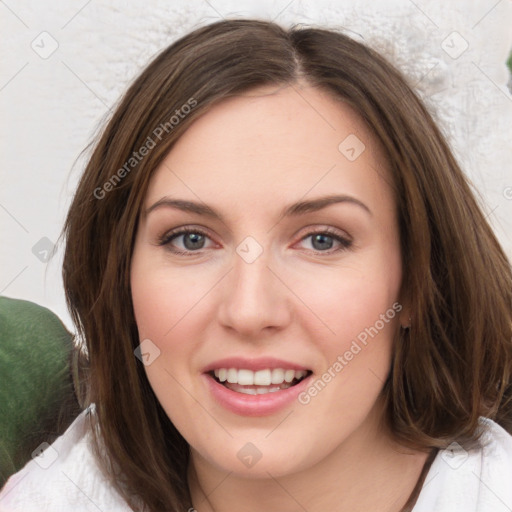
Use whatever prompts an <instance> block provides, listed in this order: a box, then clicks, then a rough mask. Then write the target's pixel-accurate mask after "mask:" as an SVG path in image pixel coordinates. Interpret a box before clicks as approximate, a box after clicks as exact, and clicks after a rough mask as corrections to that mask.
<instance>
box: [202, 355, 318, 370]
mask: <svg viewBox="0 0 512 512" xmlns="http://www.w3.org/2000/svg"><path fill="white" fill-rule="evenodd" d="M219 368H236V369H238V370H242V369H245V370H252V371H258V370H265V369H267V368H269V369H271V370H272V369H274V368H283V369H284V370H297V371H300V370H306V371H307V370H309V368H307V367H306V366H303V365H301V364H298V363H293V362H291V361H285V360H284V359H276V358H274V357H258V358H250V359H247V358H244V357H227V358H225V359H218V360H217V361H213V362H212V363H210V364H208V365H207V366H205V367H204V368H203V373H208V372H211V371H213V370H217V369H219Z"/></svg>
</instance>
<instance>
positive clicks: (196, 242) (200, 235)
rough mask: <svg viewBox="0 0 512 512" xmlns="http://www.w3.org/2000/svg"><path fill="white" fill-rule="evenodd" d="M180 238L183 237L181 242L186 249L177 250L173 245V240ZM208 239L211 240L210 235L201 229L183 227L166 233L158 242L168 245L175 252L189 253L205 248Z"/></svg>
mask: <svg viewBox="0 0 512 512" xmlns="http://www.w3.org/2000/svg"><path fill="white" fill-rule="evenodd" d="M179 238H181V239H182V242H181V244H182V246H183V249H184V250H176V249H174V248H173V247H172V242H174V241H176V240H178V239H179ZM206 239H208V240H209V237H208V235H207V234H206V233H204V232H203V231H201V230H199V229H193V230H192V229H181V230H178V231H171V232H170V233H167V234H165V235H164V236H163V237H162V238H161V239H160V240H159V242H158V244H159V245H165V246H168V248H169V250H170V251H171V252H173V253H175V254H182V255H189V254H192V253H194V252H198V251H199V250H201V249H204V245H205V242H206Z"/></svg>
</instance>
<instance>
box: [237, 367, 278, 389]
mask: <svg viewBox="0 0 512 512" xmlns="http://www.w3.org/2000/svg"><path fill="white" fill-rule="evenodd" d="M242 371H243V370H240V372H242ZM246 371H248V370H246ZM271 382H272V372H271V371H270V370H259V371H257V372H255V373H254V384H256V385H257V386H269V385H270V383H271ZM238 383H239V384H242V382H238Z"/></svg>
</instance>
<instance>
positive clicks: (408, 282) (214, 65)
mask: <svg viewBox="0 0 512 512" xmlns="http://www.w3.org/2000/svg"><path fill="white" fill-rule="evenodd" d="M298 80H302V81H304V82H306V83H309V84H310V85H313V86H317V87H320V88H322V89H323V90H325V91H326V92H328V93H329V94H331V95H332V96H333V97H335V98H338V99H339V100H341V101H344V102H346V103H347V104H349V105H351V106H352V107H353V108H354V109H355V110H356V111H357V112H358V113H359V114H360V116H361V117H362V118H363V119H364V120H365V122H366V124H367V125H368V126H369V128H370V130H372V132H373V134H374V136H375V139H376V140H377V141H378V143H379V144H380V145H381V146H382V148H383V149H384V151H385V154H386V155H387V159H388V164H389V169H390V171H391V174H392V176H393V186H394V189H395V193H396V198H397V203H398V211H399V227H400V235H401V245H402V247H401V249H402V257H403V276H404V278H403V290H402V291H403V294H405V296H406V297H407V299H408V300H409V301H410V305H411V317H412V325H411V328H410V329H408V330H406V331H404V330H400V334H397V339H396V340H395V347H394V358H393V365H392V370H391V372H390V375H389V379H388V381H387V382H386V384H385V387H384V390H383V393H384V395H385V399H386V401H387V411H388V415H387V418H388V420H389V424H390V426H391V429H392V431H393V433H394V435H395V436H396V438H397V440H399V441H400V442H402V443H404V444H408V445H411V446H414V447H418V448H423V449H426V448H431V447H444V446H446V445H447V444H449V443H450V442H452V441H454V440H457V441H458V442H460V443H465V442H468V441H471V440H475V439H476V438H477V436H478V429H477V426H478V418H479V416H486V417H489V418H493V419H495V420H496V421H497V422H498V423H500V424H501V425H503V426H504V427H505V428H507V429H508V430H511V429H512V407H511V403H512V402H511V400H512V387H511V378H510V374H511V368H512V274H511V268H510V263H509V262H508V261H507V258H506V256H505V254H504V252H503V251H502V249H501V248H500V245H499V243H498V241H497V240H496V237H495V235H494V234H493V231H492V230H491V228H490V227H489V225H488V223H487V222H486V220H485V217H484V215H483V214H482V212H481V210H480V208H479V206H478V203H477V201H476V200H475V198H474V196H473V194H472V191H471V189H470V186H469V185H468V181H467V179H466V178H465V176H464V174H463V173H462V172H461V170H460V168H459V166H458V165H457V163H456V161H455V159H454V157H453V156H452V153H451V151H450V149H449V147H448V145H447V143H446V142H445V140H444V138H443V136H442V134H441V133H440V131H439V129H438V128H437V127H436V125H435V123H434V121H433V120H432V118H431V116H430V115H429V113H428V112H427V110H426V109H425V107H424V106H423V104H422V102H421V101H420V100H419V99H418V97H417V96H416V95H415V93H414V92H413V91H412V90H411V88H410V87H409V86H408V85H407V83H406V80H405V79H404V78H403V77H402V76H401V75H400V73H399V72H397V71H396V70H395V68H394V67H392V66H391V65H390V64H389V63H388V62H386V61H385V60H384V59H383V58H382V57H381V56H380V55H379V54H377V53H376V52H375V51H373V50H371V49H369V48H368V47H366V46H364V45H362V44H360V43H358V42H355V41H354V40H352V39H350V38H349V37H347V36H345V35H343V34H341V33H337V32H334V31H328V30H321V29H315V28H292V29H290V30H285V29H283V28H281V27H279V26H278V25H276V24H274V23H270V22H265V21H256V20H245V19H238V20H225V21H220V22H217V23H214V24H211V25H209V26H206V27H202V28H199V29H197V30H195V31H194V32H192V33H190V34H188V35H187V36H185V37H183V38H181V39H180V40H178V41H176V42H175V43H173V44H172V45H171V46H170V47H169V48H167V49H166V50H164V51H163V52H162V53H160V54H159V55H158V56H157V57H156V58H155V59H154V60H153V61H152V62H151V63H150V64H149V66H148V67H147V68H146V69H145V70H144V71H143V72H142V74H141V75H140V76H139V77H138V78H137V79H136V80H135V81H134V82H133V84H132V85H131V86H130V88H129V89H128V91H127V92H126V94H125V95H124V97H123V98H122V100H121V102H120V104H119V105H118V107H117V108H116V110H115V112H114V114H113V115H112V118H111V119H110V121H109V122H108V124H107V125H106V127H105V128H104V130H103V133H102V134H101V137H100V138H99V141H98V142H97V143H96V145H95V148H94V151H93V152H92V156H91V157H90V160H89V163H88V165H87V168H86V169H85V172H84V174H83V176H82V178H81V181H80V184H79V186H78V190H77V192H76V195H75V197H74V200H73V203H72V205H71V208H70V211H69V215H68V217H67V221H66V224H65V228H64V232H63V233H64V235H65V236H66V240H67V243H66V251H65V258H64V266H63V276H64V284H65V289H66V294H67V300H68V304H69V308H70V311H71V314H72V316H73V319H74V321H75V323H76V325H77V328H78V331H79V334H80V335H81V337H82V338H83V339H84V340H85V342H86V344H87V349H88V355H89V370H88V374H89V375H88V400H89V401H91V402H94V403H95V404H96V412H97V415H96V417H97V421H98V424H99V427H100V429H101V445H102V446H103V447H104V450H105V454H104V456H103V458H102V461H103V462H102V464H103V466H104V467H105V468H107V469H109V468H110V469H109V470H110V471H111V472H115V473H116V475H117V476H116V477H115V479H114V480H115V485H116V486H117V487H118V488H119V489H122V492H124V495H125V496H126V499H127V500H128V502H129V503H130V504H131V505H132V506H133V507H134V508H136V507H137V504H140V501H142V502H143V503H144V504H145V505H146V506H147V507H148V508H149V509H150V510H152V511H157V510H176V511H178V510H179V511H181V510H186V509H187V508H188V507H190V506H191V502H190V496H189V490H188V485H187V465H188V457H189V447H188V444H187V443H186V441H185V440H184V438H183V437H182V436H181V434H180V433H179V432H178V431H177V430H176V428H175V427H174V426H173V425H172V423H171V422H170V420H169V419H168V417H167V415H166V414H165V412H164V411H163V409H162V407H161V406H160V404H159V402H158V400H157V399H156V397H155V395H154V393H153V391H152V389H151V386H150V385H149V382H148V380H147V378H146V375H145V372H144V368H143V365H142V364H141V363H140V362H139V361H138V360H137V359H136V358H135V357H134V349H135V348H136V347H137V346H138V344H139V342H140V340H139V338H138V332H137V326H136V323H135V320H134V313H133V308H132V301H131V291H130V260H131V255H132V249H133V244H134V238H135V234H136V227H137V222H138V216H139V212H140V209H141V205H142V203H143V200H144V196H145V193H146V190H147V187H148V182H149V180H150V178H151V176H152V173H153V172H154V171H155V169H156V168H157V167H158V165H159V164H160V163H161V162H162V160H163V158H164V157H165V156H166V154H167V153H168V152H169V150H170V149H171V148H172V146H173V144H174V143H175V142H176V140H177V139H178V138H179V137H180V135H181V134H182V133H183V132H184V131H185V130H186V129H187V127H188V126H190V124H191V123H193V122H194V120H195V119H197V118H198V117H199V116H201V115H203V114H204V113H205V112H206V111H207V110H208V109H209V108H211V106H212V105H213V104H214V103H216V102H218V101H221V100H222V99H223V98H227V97H229V96H232V95H235V94H239V93H241V92H243V91H247V90H249V89H251V88H253V87H256V86H260V85H265V84H276V85H286V84H294V83H297V81H298ZM186 104H189V105H192V104H194V108H191V109H189V112H188V114H187V115H180V116H179V117H180V119H179V122H178V123H176V124H173V126H172V127H171V128H172V129H168V130H167V131H166V132H165V134H163V136H162V137H161V139H160V140H158V142H157V143H156V146H155V147H154V148H152V149H151V151H150V152H149V153H148V154H147V155H146V156H145V157H144V158H141V159H140V160H138V159H137V162H136V163H135V162H131V164H134V165H133V166H132V165H131V164H130V166H127V165H126V164H127V162H129V161H130V158H132V156H133V154H134V152H135V151H137V150H138V149H139V148H141V147H142V146H144V145H145V144H146V145H147V141H148V137H152V138H156V137H155V136H154V132H155V129H156V127H159V126H165V123H167V124H168V125H169V119H170V118H171V116H173V115H174V114H176V115H178V113H177V112H176V111H179V112H180V113H182V112H183V110H184V109H183V106H184V105H186ZM152 134H153V135H152ZM123 166H124V167H123ZM132 167H133V168H132ZM122 168H124V169H125V172H124V173H123V172H120V169H122ZM118 170H119V172H118ZM116 173H117V176H118V177H119V178H120V179H117V178H115V180H114V181H113V178H114V175H115V174H116ZM121 174H122V179H121V176H120V175H121ZM107 182H109V183H110V184H111V185H109V186H106V185H105V184H106V183H107ZM107 189H108V190H107ZM141 432H144V436H141V435H140V433H141ZM97 443H98V446H99V444H100V440H99V439H97ZM138 500H140V501H138Z"/></svg>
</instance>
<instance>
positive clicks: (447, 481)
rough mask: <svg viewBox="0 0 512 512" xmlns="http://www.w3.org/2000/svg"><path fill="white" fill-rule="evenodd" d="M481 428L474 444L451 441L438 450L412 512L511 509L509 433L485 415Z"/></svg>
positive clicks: (500, 511)
mask: <svg viewBox="0 0 512 512" xmlns="http://www.w3.org/2000/svg"><path fill="white" fill-rule="evenodd" d="M480 428H481V430H482V435H481V438H480V442H479V444H478V446H476V447H475V448H472V449H471V450H465V449H464V448H463V447H462V446H460V445H459V444H458V443H452V444H451V445H450V446H449V447H448V448H447V449H445V450H441V451H440V452H439V453H438V454H437V457H436V459H435V460H434V462H433V464H432V466H431V468H430V471H429V473H428V475H427V478H426V479H425V482H424V484H423V488H422V491H421V493H420V496H419V498H418V501H417V502H416V505H415V507H414V509H413V512H473V511H474V512H477V511H478V512H510V511H511V510H512V436H511V435H510V434H509V433H508V432H506V431H505V430H504V429H503V428H502V427H501V426H499V425H498V424H497V423H495V422H494V421H492V420H490V419H488V418H480Z"/></svg>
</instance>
